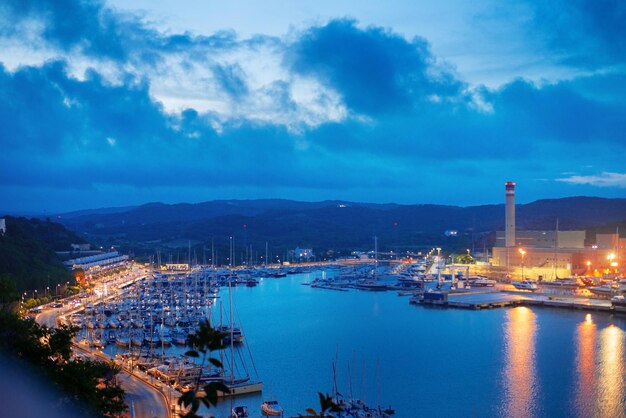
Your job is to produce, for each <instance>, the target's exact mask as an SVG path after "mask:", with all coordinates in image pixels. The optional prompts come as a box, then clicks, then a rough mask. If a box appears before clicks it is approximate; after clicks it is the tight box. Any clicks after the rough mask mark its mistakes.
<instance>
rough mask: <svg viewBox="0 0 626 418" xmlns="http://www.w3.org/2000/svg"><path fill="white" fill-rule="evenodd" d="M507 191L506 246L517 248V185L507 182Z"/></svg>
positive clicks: (505, 186) (505, 185) (505, 187)
mask: <svg viewBox="0 0 626 418" xmlns="http://www.w3.org/2000/svg"><path fill="white" fill-rule="evenodd" d="M504 189H505V199H506V200H505V203H506V209H505V211H506V212H505V224H506V225H505V226H506V227H505V232H504V235H505V246H506V247H515V183H513V182H512V181H507V182H506V183H504Z"/></svg>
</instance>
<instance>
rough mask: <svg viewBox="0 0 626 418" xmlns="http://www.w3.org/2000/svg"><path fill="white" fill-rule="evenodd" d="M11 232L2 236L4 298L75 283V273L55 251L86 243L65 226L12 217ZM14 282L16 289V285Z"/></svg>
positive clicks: (0, 289) (1, 286) (0, 295)
mask: <svg viewBox="0 0 626 418" xmlns="http://www.w3.org/2000/svg"><path fill="white" fill-rule="evenodd" d="M5 219H6V227H7V231H6V233H5V234H3V235H0V298H2V300H3V302H6V301H7V299H10V300H12V299H15V296H16V294H20V293H21V292H24V291H27V290H28V291H31V290H35V289H38V291H40V292H42V293H43V292H44V291H45V289H46V287H49V288H50V289H55V288H56V285H57V284H65V283H66V282H68V281H69V282H73V276H72V274H71V273H70V272H69V271H68V270H67V268H66V267H65V266H64V265H63V263H62V262H61V260H60V258H59V257H58V256H57V254H56V253H55V251H67V250H70V249H71V244H72V243H81V242H84V240H83V239H82V238H80V237H79V236H77V235H76V234H75V233H74V232H72V231H69V230H67V229H66V228H65V227H64V226H63V225H61V224H58V223H54V222H50V221H49V220H40V219H26V218H16V217H11V216H8V217H6V218H5ZM12 283H13V286H12Z"/></svg>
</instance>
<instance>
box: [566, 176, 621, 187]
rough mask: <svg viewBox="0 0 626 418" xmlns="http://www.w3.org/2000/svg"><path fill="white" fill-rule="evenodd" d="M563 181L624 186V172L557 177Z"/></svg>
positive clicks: (599, 185)
mask: <svg viewBox="0 0 626 418" xmlns="http://www.w3.org/2000/svg"><path fill="white" fill-rule="evenodd" d="M558 181H562V182H564V183H571V184H588V185H591V186H597V187H621V188H626V173H608V172H603V173H600V174H596V175H589V176H579V175H574V176H569V177H564V178H560V179H558Z"/></svg>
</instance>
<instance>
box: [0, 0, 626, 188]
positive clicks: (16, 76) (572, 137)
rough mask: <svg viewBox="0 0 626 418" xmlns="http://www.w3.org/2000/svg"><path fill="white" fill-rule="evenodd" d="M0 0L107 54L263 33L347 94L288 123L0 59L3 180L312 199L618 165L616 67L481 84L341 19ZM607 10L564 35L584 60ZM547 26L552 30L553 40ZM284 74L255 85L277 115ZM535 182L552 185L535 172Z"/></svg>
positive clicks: (195, 55)
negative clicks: (180, 16)
mask: <svg viewBox="0 0 626 418" xmlns="http://www.w3.org/2000/svg"><path fill="white" fill-rule="evenodd" d="M576 4H577V5H579V6H580V5H583V6H584V5H586V6H585V7H591V8H592V9H593V10H596V9H595V8H594V7H593V5H589V4H586V3H580V2H579V3H576ZM611 4H612V3H611ZM538 7H539V6H538ZM546 10H548V11H549V8H548V9H546ZM581 10H582V9H581ZM618 12H619V11H618ZM0 13H2V16H3V19H4V22H5V24H4V25H3V28H2V34H3V35H4V36H10V32H11V29H10V28H9V26H8V25H7V22H8V19H9V18H11V19H15V20H16V21H18V22H19V21H24V20H25V19H26V18H28V17H30V18H32V17H36V18H38V19H42V20H43V21H44V22H46V23H45V26H44V28H45V29H44V36H45V37H46V39H47V41H48V42H50V43H53V44H55V45H57V46H59V47H60V48H63V49H66V50H68V51H69V50H74V49H78V50H80V51H82V52H83V53H85V54H87V55H92V56H94V57H103V56H104V57H106V58H108V59H111V60H116V61H119V62H121V63H124V62H126V61H127V60H139V61H141V62H157V61H159V60H161V59H162V56H161V54H163V53H165V52H170V53H171V52H176V53H181V54H180V55H181V58H180V59H181V61H200V62H202V61H205V60H206V59H207V57H209V56H210V55H211V53H212V52H213V51H215V50H216V49H220V50H223V51H229V50H231V49H233V50H234V49H236V48H239V47H240V45H241V42H243V43H245V44H246V45H247V46H248V47H250V48H252V49H254V48H262V47H265V46H268V45H269V46H270V47H271V48H274V49H276V50H280V51H282V54H283V55H284V57H285V58H284V61H283V62H282V65H283V66H284V68H283V69H286V70H287V71H288V72H289V71H292V73H290V74H296V75H299V76H305V77H306V78H312V79H315V80H318V81H319V82H320V83H321V84H322V85H323V86H326V87H327V88H329V89H331V90H332V93H333V94H334V93H336V94H337V95H338V96H339V97H341V99H342V103H343V104H344V105H345V106H346V108H347V114H346V117H345V118H342V119H341V120H339V121H337V120H334V121H329V120H331V119H328V120H323V121H322V122H321V123H319V124H315V125H314V126H308V125H307V126H304V127H303V128H301V129H298V130H295V131H294V130H292V129H289V128H288V127H287V126H285V123H284V122H282V123H279V122H272V121H271V120H270V121H267V120H266V121H264V122H258V121H253V120H249V119H246V118H245V116H237V117H233V118H230V119H228V118H224V117H223V116H220V115H217V114H215V113H213V112H211V111H206V112H202V111H199V110H198V109H193V108H188V109H186V110H184V111H182V112H170V113H168V112H166V111H165V109H164V107H163V106H162V105H161V103H159V102H158V101H157V100H156V99H155V98H154V97H153V96H152V95H151V91H150V87H151V85H150V80H149V78H148V76H146V77H145V78H143V77H142V76H140V75H136V74H135V75H133V74H127V73H124V71H123V70H122V75H121V76H120V77H119V78H120V79H119V80H118V81H116V82H115V83H112V82H110V81H107V79H106V78H105V77H104V76H103V75H102V74H101V72H99V71H98V70H97V69H89V70H88V71H87V72H86V73H85V74H84V77H83V78H81V79H80V80H79V79H77V78H75V77H74V76H71V75H70V74H69V71H68V66H67V64H66V63H65V62H64V61H63V60H57V61H53V62H48V63H46V64H45V65H42V66H39V67H34V66H31V67H28V66H24V67H20V68H18V69H16V70H14V71H13V72H10V71H8V70H6V69H5V68H4V67H1V66H0V120H1V121H2V123H0V146H1V147H2V149H3V153H2V154H0V186H4V187H23V188H24V189H25V190H28V188H29V187H40V186H48V187H50V188H57V189H59V190H61V189H68V188H76V189H87V190H89V189H91V188H96V187H97V185H99V184H107V185H114V186H115V185H127V186H133V187H137V188H144V189H147V188H151V187H171V188H172V189H174V190H175V189H176V187H192V188H193V187H196V188H211V187H224V186H234V187H248V188H249V187H253V188H257V189H258V190H269V189H271V188H276V187H284V188H292V189H298V190H304V191H307V190H317V192H316V193H320V194H319V195H311V196H309V200H313V199H323V198H326V197H328V195H325V194H324V193H329V191H331V192H337V193H341V192H342V191H344V190H349V189H351V188H353V189H357V188H360V189H363V188H365V189H367V188H372V189H375V188H379V189H380V190H382V191H383V192H380V193H384V190H386V189H389V190H402V189H403V188H406V189H411V188H413V187H414V186H415V184H417V183H416V182H419V184H426V185H427V186H430V187H432V188H443V189H445V188H446V187H453V184H457V183H458V182H459V181H467V180H468V179H472V180H473V181H475V182H476V183H477V184H487V183H488V180H491V179H492V178H493V176H510V175H512V174H513V175H515V176H516V178H517V179H518V180H520V181H523V180H526V181H528V182H530V181H533V180H534V179H535V178H537V177H539V176H541V177H542V178H544V177H546V178H550V177H551V178H556V177H557V176H561V172H563V171H572V170H575V169H577V168H578V167H580V166H582V165H594V164H595V165H602V166H603V171H611V170H613V171H619V170H620V169H621V168H619V167H621V166H620V164H621V162H617V161H615V162H614V161H612V159H611V158H608V159H607V158H606V157H605V155H606V151H605V150H606V149H611V150H612V152H611V156H613V155H623V153H624V152H625V151H626V150H625V148H626V140H625V137H624V132H626V105H625V103H626V100H625V98H626V78H625V77H624V75H623V74H622V73H615V72H613V73H607V72H604V73H602V74H594V75H589V76H585V77H579V78H576V79H574V80H570V81H561V82H555V83H545V84H541V85H539V84H535V83H532V82H530V81H527V80H522V79H519V80H514V81H512V82H510V83H508V84H506V85H503V86H501V87H499V88H497V89H489V88H486V87H484V86H469V85H467V84H466V83H465V82H463V81H462V80H461V79H460V78H459V77H458V76H457V75H455V72H454V71H453V70H451V69H450V68H449V67H447V66H446V65H445V63H441V62H440V61H438V60H437V59H436V58H435V57H434V56H433V55H432V53H431V52H430V50H429V46H428V43H427V41H426V40H424V39H421V38H415V39H413V40H411V41H408V40H406V39H404V38H403V37H401V36H400V35H398V34H395V33H393V32H391V31H390V30H387V29H382V28H377V27H367V28H359V27H358V25H357V23H356V22H355V21H352V20H345V19H340V20H333V21H330V22H329V23H327V24H325V25H322V26H315V27H311V28H308V29H306V30H304V31H303V32H301V33H299V34H296V35H295V36H294V37H293V38H292V39H293V40H292V41H291V42H290V43H286V42H283V41H278V40H276V39H274V38H266V37H262V36H259V37H255V38H252V39H249V40H246V41H238V40H237V37H236V34H235V33H234V32H221V33H216V34H214V35H212V36H207V37H199V36H194V35H190V34H179V35H171V36H163V35H161V34H160V33H157V32H156V31H154V30H151V29H146V27H145V26H143V24H142V23H141V22H140V21H139V20H138V18H136V17H129V16H122V15H120V14H116V13H114V12H112V11H110V10H109V9H106V8H105V7H103V6H102V3H100V2H91V1H88V2H67V3H66V2H43V1H41V2H37V1H26V2H9V3H5V4H4V5H3V6H0ZM545 13H547V12H545ZM594 13H595V12H594ZM596 14H597V13H596ZM592 15H593V13H592ZM546 16H548V15H546ZM568 16H569V15H568ZM593 16H595V15H593ZM593 16H592V17H593ZM602 16H603V15H602V14H598V15H597V16H596V17H593V19H592V20H593V22H599V21H601V18H602ZM568 19H569V17H568ZM586 19H591V17H587V18H586ZM607 19H608V23H607V26H609V27H607V28H605V32H606V34H595V36H589V37H586V35H585V31H584V30H582V29H581V30H580V31H578V32H577V33H578V35H576V36H580V37H584V38H585V39H587V40H588V42H589V43H588V44H587V45H596V44H598V45H605V44H606V45H605V46H603V47H601V48H598V49H597V51H595V52H597V54H598V62H603V61H606V60H608V59H609V58H611V59H612V60H613V61H614V62H618V57H619V56H620V48H621V47H620V43H621V42H623V39H624V38H620V40H619V41H618V42H616V43H617V44H616V45H608V44H609V43H610V37H608V35H607V34H608V33H613V34H619V33H621V32H620V30H621V29H620V28H617V27H614V28H613V29H610V27H611V24H612V22H613V21H612V18H608V17H607ZM74 21H75V22H76V29H75V30H74V31H72V30H71V22H74ZM537 22H539V20H538V21H537ZM595 24H599V23H595ZM18 26H19V25H18ZM559 30H560V29H559ZM585 30H587V29H585ZM7 34H9V35H7ZM572 36H574V35H572ZM615 36H617V35H615ZM560 37H562V35H559V32H558V31H557V32H556V33H555V34H554V38H553V39H554V42H556V40H559V39H560ZM555 45H556V44H555ZM559 45H561V46H562V47H563V48H565V46H566V45H569V46H568V49H567V50H568V51H569V54H570V55H571V56H572V57H575V56H579V57H580V56H582V55H580V51H579V50H578V49H577V48H575V45H574V44H573V43H572V42H570V43H569V44H568V43H567V42H565V41H563V40H560V41H559ZM572 45H574V46H572ZM595 52H594V50H591V49H590V50H588V51H585V54H594V53H595ZM190 66H191V64H190ZM207 68H210V69H211V71H212V74H213V76H214V80H215V81H216V84H218V85H219V86H220V87H221V91H222V92H224V93H225V94H226V95H228V96H229V97H231V98H232V100H233V103H236V104H237V103H239V102H242V101H245V100H246V99H247V97H248V96H249V95H250V94H251V92H252V91H253V88H252V87H250V84H251V83H250V82H249V80H248V74H246V72H245V71H244V70H243V68H242V66H240V65H239V64H237V63H230V64H223V63H222V64H215V63H211V64H210V65H207ZM290 83H291V80H290V79H289V77H288V78H287V79H286V80H274V81H271V82H269V83H267V84H265V85H263V86H262V87H260V88H259V90H260V91H261V92H263V93H264V97H270V98H271V99H272V100H273V101H272V103H276V106H277V107H279V109H277V111H280V112H282V114H287V115H292V114H296V112H297V111H298V104H297V102H296V100H295V99H294V97H292V94H293V91H292V89H291V87H292V86H291V84H290ZM253 110H254V109H253ZM611 156H610V157H611ZM453 164H458V165H453ZM611 164H613V165H612V166H611ZM453 167H460V168H459V169H458V170H457V169H454V168H453ZM616 167H617V168H616ZM537 184H539V183H537ZM541 187H545V190H550V187H554V186H551V185H550V182H543V183H541ZM541 187H540V186H536V189H537V190H539V189H541ZM468 190H470V189H468ZM335 196H336V194H335ZM368 196H370V195H364V196H363V200H369V199H370V198H369V197H368ZM231 197H233V196H231ZM235 197H237V196H235ZM200 198H201V197H200ZM371 198H372V199H376V197H371ZM120 199H122V200H123V197H120ZM156 199H158V197H156ZM394 199H395V198H394V197H393V196H392V197H389V198H386V200H394ZM426 200H428V198H426Z"/></svg>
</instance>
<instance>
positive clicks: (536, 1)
mask: <svg viewBox="0 0 626 418" xmlns="http://www.w3.org/2000/svg"><path fill="white" fill-rule="evenodd" d="M530 3H531V5H532V7H533V10H534V16H533V17H534V24H535V25H534V26H533V29H535V30H539V31H540V33H541V37H542V38H545V39H546V41H547V43H548V45H549V47H550V48H551V52H552V53H554V54H556V58H557V59H559V60H561V61H563V62H565V63H568V64H571V65H574V66H580V67H598V66H603V65H611V64H616V63H622V64H623V63H625V62H626V2H624V1H623V0H558V1H541V0H532V1H530Z"/></svg>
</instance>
